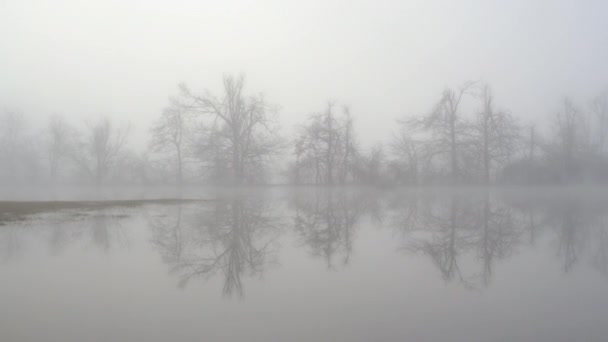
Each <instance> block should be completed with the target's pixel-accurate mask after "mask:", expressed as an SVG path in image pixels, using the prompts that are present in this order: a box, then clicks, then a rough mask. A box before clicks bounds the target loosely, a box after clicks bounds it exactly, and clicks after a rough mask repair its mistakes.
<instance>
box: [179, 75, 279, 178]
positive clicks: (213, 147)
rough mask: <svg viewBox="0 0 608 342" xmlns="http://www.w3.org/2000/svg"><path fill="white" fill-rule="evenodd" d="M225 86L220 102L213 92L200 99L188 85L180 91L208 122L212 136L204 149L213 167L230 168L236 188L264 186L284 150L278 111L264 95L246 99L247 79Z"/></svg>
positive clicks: (227, 82) (228, 78) (229, 80)
mask: <svg viewBox="0 0 608 342" xmlns="http://www.w3.org/2000/svg"><path fill="white" fill-rule="evenodd" d="M223 85H224V94H223V95H222V97H220V98H218V97H216V96H214V95H212V94H211V93H210V92H209V91H206V92H205V93H204V94H202V95H196V94H194V93H192V92H191V91H190V89H188V87H187V86H186V85H185V84H181V85H180V91H181V95H182V97H183V98H184V100H185V101H186V102H187V104H188V106H189V109H190V110H192V111H194V112H195V113H198V114H200V115H202V116H203V117H204V118H206V119H208V120H207V121H206V122H205V126H204V127H205V128H207V129H208V130H209V132H210V134H208V138H207V139H206V142H205V143H203V144H202V146H204V147H205V148H203V151H205V152H207V153H205V158H206V159H207V160H208V161H209V162H210V163H211V164H212V166H213V167H222V168H223V167H224V165H226V166H227V168H228V169H229V171H230V172H231V178H232V182H233V183H234V184H237V185H238V184H244V183H254V182H260V181H261V178H263V171H264V170H265V168H266V167H267V165H268V164H269V163H270V162H271V161H272V160H273V159H274V157H276V156H277V155H278V154H279V153H280V151H281V148H282V142H281V140H280V139H279V138H278V133H277V123H276V121H275V119H274V118H273V114H274V113H275V112H276V107H275V106H272V105H270V104H269V103H267V102H266V100H265V99H264V97H263V96H262V95H261V94H260V95H257V96H247V95H245V93H244V86H245V77H244V76H243V75H240V76H238V77H234V76H224V82H223ZM209 156H211V158H210V157H209ZM224 156H229V158H228V159H226V158H224Z"/></svg>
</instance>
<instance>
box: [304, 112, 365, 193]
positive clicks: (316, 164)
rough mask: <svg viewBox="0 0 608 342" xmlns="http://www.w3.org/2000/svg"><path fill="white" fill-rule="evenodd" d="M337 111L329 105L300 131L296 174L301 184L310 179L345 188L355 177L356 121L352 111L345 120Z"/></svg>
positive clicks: (345, 116)
mask: <svg viewBox="0 0 608 342" xmlns="http://www.w3.org/2000/svg"><path fill="white" fill-rule="evenodd" d="M334 107H335V105H334V104H333V103H331V102H329V103H328V104H327V109H326V110H325V111H324V112H322V113H317V114H312V115H310V116H309V117H308V122H307V123H306V124H305V125H303V126H302V127H300V134H299V135H298V137H297V138H296V141H295V144H294V145H295V150H294V155H295V159H296V160H295V164H294V166H293V168H294V170H293V171H292V172H293V173H294V174H295V176H294V178H295V180H296V182H297V183H299V182H301V181H302V180H303V179H304V178H307V179H308V181H309V182H312V183H315V184H328V185H333V184H336V183H340V184H345V183H347V182H348V179H349V177H352V176H353V165H354V160H355V159H356V157H357V149H356V139H355V134H354V129H353V119H352V117H351V114H350V110H349V109H348V107H344V109H343V112H344V114H343V116H342V117H341V118H339V117H337V116H336V115H335V114H334ZM336 181H337V182H336Z"/></svg>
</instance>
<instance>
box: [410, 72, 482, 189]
mask: <svg viewBox="0 0 608 342" xmlns="http://www.w3.org/2000/svg"><path fill="white" fill-rule="evenodd" d="M472 86H473V83H471V82H467V83H465V84H464V85H462V86H461V87H460V88H458V89H457V90H454V89H451V88H447V89H445V90H444V91H443V94H442V95H441V99H440V100H439V101H438V102H437V104H436V105H435V107H434V108H433V110H432V111H431V112H430V113H429V114H426V115H423V116H421V117H418V118H414V119H413V120H410V121H409V122H410V124H411V125H412V127H413V128H415V129H418V130H421V131H423V132H427V133H429V134H430V139H429V140H428V141H426V142H425V145H426V148H425V150H426V153H427V154H428V157H429V158H433V157H435V156H444V157H447V161H448V164H449V174H450V178H451V180H452V182H455V181H457V179H458V177H459V176H460V170H459V163H460V162H461V161H460V160H459V159H460V156H461V154H462V152H461V149H462V148H463V147H464V141H463V140H464V136H463V135H465V133H466V131H467V129H468V125H467V123H466V122H465V120H464V119H463V118H462V117H461V115H460V105H461V102H462V99H463V97H464V96H465V95H467V94H469V93H470V90H471V87H472Z"/></svg>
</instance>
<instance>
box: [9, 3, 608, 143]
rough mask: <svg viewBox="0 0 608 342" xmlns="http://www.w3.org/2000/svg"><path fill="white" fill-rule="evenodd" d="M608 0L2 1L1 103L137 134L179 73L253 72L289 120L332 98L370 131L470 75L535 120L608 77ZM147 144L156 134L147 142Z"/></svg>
mask: <svg viewBox="0 0 608 342" xmlns="http://www.w3.org/2000/svg"><path fill="white" fill-rule="evenodd" d="M607 15H608V1H601V0H598V1H563V0H562V1H558V0H553V1H549V0H545V1H534V0H511V1H507V0H504V1H481V0H480V1H449V0H434V1H428V0H426V1H285V0H281V1H278V0H277V1H222V2H220V1H96V2H94V1H59V0H55V1H50V0H49V1H26V0H20V1H9V0H0V106H3V107H9V108H19V109H21V110H22V111H23V112H24V113H25V114H27V115H28V117H29V118H30V121H31V123H32V122H33V123H36V120H37V118H42V117H46V116H48V114H50V113H63V114H64V115H65V116H66V117H69V118H71V119H72V121H74V122H75V123H81V122H84V121H85V120H87V119H93V118H96V117H98V116H99V115H102V114H104V115H109V116H111V117H114V118H117V119H118V118H123V119H125V120H130V121H131V122H132V123H133V124H134V126H135V129H136V130H135V132H134V133H135V135H134V137H133V140H135V142H138V141H139V142H140V143H142V142H143V137H144V136H146V134H147V130H148V128H149V126H150V123H151V121H152V120H153V119H154V118H156V117H157V116H158V115H159V113H160V111H161V109H162V107H163V106H164V105H165V104H166V103H167V97H168V96H169V95H171V94H175V93H176V90H177V87H176V84H177V83H179V82H180V81H184V82H186V83H187V84H189V85H190V86H191V88H193V89H194V90H200V89H203V88H209V89H211V90H213V91H219V87H220V85H221V76H222V74H223V73H225V72H231V73H238V72H244V73H246V75H247V85H248V89H249V90H250V91H256V92H258V91H261V92H264V93H265V94H266V97H267V99H269V100H270V101H271V102H273V103H277V104H280V105H281V112H280V114H281V123H282V125H283V126H284V127H285V128H286V132H288V130H289V129H291V128H292V126H293V125H294V124H296V123H299V122H301V121H302V120H303V119H304V117H305V115H307V114H309V113H311V112H315V111H319V110H322V109H323V107H324V105H325V103H326V101H327V100H330V99H333V100H336V101H338V102H339V103H348V104H350V106H351V110H352V113H353V114H354V115H355V116H356V119H357V126H358V129H359V130H360V136H361V140H363V142H364V143H367V144H369V143H373V142H376V141H386V139H387V138H388V137H389V136H390V134H391V132H392V131H393V130H394V126H395V125H394V120H395V119H396V118H400V117H404V116H406V115H410V116H411V115H415V114H420V113H423V112H426V111H428V110H429V109H430V108H431V106H432V104H433V101H435V100H437V98H438V97H439V95H440V93H441V90H442V89H443V88H444V87H445V86H447V85H450V86H457V85H459V84H460V83H462V82H464V81H466V80H483V81H487V82H490V83H491V85H492V86H493V89H494V92H495V96H496V103H497V105H498V106H499V107H504V108H508V109H511V110H512V112H513V113H514V114H515V115H516V116H518V117H519V118H521V119H522V121H523V122H529V121H533V120H537V121H540V120H542V119H543V118H546V117H547V116H548V115H549V114H550V113H551V112H552V111H553V110H555V108H556V107H557V105H558V101H559V100H560V99H561V98H562V97H563V96H565V95H570V96H572V97H573V98H574V99H575V100H577V101H578V102H579V103H580V104H581V105H582V104H584V103H585V101H587V100H588V99H589V98H590V97H591V96H593V95H595V94H596V93H598V92H600V91H601V90H604V89H606V87H607V86H608V22H607V21H606V18H607ZM142 145H143V143H142Z"/></svg>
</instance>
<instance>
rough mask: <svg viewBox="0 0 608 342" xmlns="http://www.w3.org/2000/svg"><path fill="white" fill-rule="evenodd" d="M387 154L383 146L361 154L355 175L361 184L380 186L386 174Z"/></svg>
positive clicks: (356, 163) (354, 170) (377, 146)
mask: <svg viewBox="0 0 608 342" xmlns="http://www.w3.org/2000/svg"><path fill="white" fill-rule="evenodd" d="M384 164H385V154H384V147H383V146H382V145H381V144H376V145H374V146H373V147H372V148H371V149H370V151H369V153H366V154H364V153H359V154H358V157H357V160H356V162H355V165H354V167H353V174H354V177H355V179H356V180H357V182H358V183H360V184H372V185H379V184H380V182H381V180H382V178H383V174H384V169H383V168H384Z"/></svg>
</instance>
